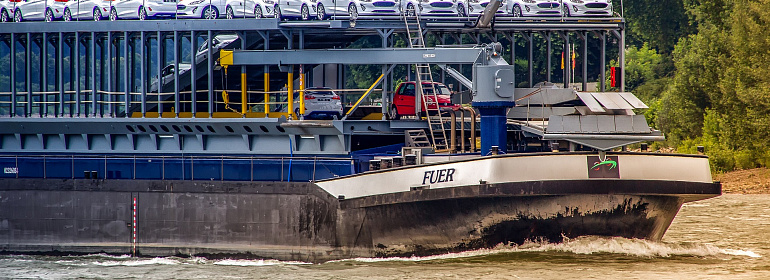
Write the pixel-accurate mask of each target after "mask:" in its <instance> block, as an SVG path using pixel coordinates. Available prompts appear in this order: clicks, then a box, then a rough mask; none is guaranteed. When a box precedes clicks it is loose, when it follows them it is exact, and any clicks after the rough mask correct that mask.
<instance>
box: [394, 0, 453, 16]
mask: <svg viewBox="0 0 770 280" xmlns="http://www.w3.org/2000/svg"><path fill="white" fill-rule="evenodd" d="M401 5H402V6H401V11H402V13H406V14H407V15H410V16H411V15H414V14H415V13H419V14H420V15H424V16H431V15H436V16H457V15H459V14H460V10H463V12H464V11H465V9H460V8H458V7H459V6H458V3H457V0H403V1H402V2H401Z"/></svg>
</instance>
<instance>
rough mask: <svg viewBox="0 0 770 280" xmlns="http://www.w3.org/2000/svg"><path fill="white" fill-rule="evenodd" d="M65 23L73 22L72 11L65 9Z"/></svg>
mask: <svg viewBox="0 0 770 280" xmlns="http://www.w3.org/2000/svg"><path fill="white" fill-rule="evenodd" d="M63 18H64V21H72V11H70V9H69V8H66V9H64V16H63Z"/></svg>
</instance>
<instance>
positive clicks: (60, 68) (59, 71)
mask: <svg viewBox="0 0 770 280" xmlns="http://www.w3.org/2000/svg"><path fill="white" fill-rule="evenodd" d="M56 45H57V48H56V84H57V85H58V88H59V98H58V99H59V111H58V112H56V113H57V114H56V115H57V116H59V117H64V33H62V32H59V38H58V41H57V42H56Z"/></svg>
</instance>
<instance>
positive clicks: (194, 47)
mask: <svg viewBox="0 0 770 280" xmlns="http://www.w3.org/2000/svg"><path fill="white" fill-rule="evenodd" d="M190 52H191V53H192V54H191V55H190V56H191V57H192V58H191V61H190V91H191V93H190V104H191V105H190V112H192V117H193V118H195V114H197V113H198V85H196V83H195V82H196V80H197V78H198V74H197V72H198V71H197V70H196V68H198V61H197V60H198V59H197V58H196V56H197V52H198V38H197V37H196V35H195V31H190Z"/></svg>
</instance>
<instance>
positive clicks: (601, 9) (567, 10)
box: [564, 0, 612, 17]
mask: <svg viewBox="0 0 770 280" xmlns="http://www.w3.org/2000/svg"><path fill="white" fill-rule="evenodd" d="M564 14H565V15H567V16H571V17H575V16H604V17H608V16H612V1H611V0H564Z"/></svg>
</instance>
